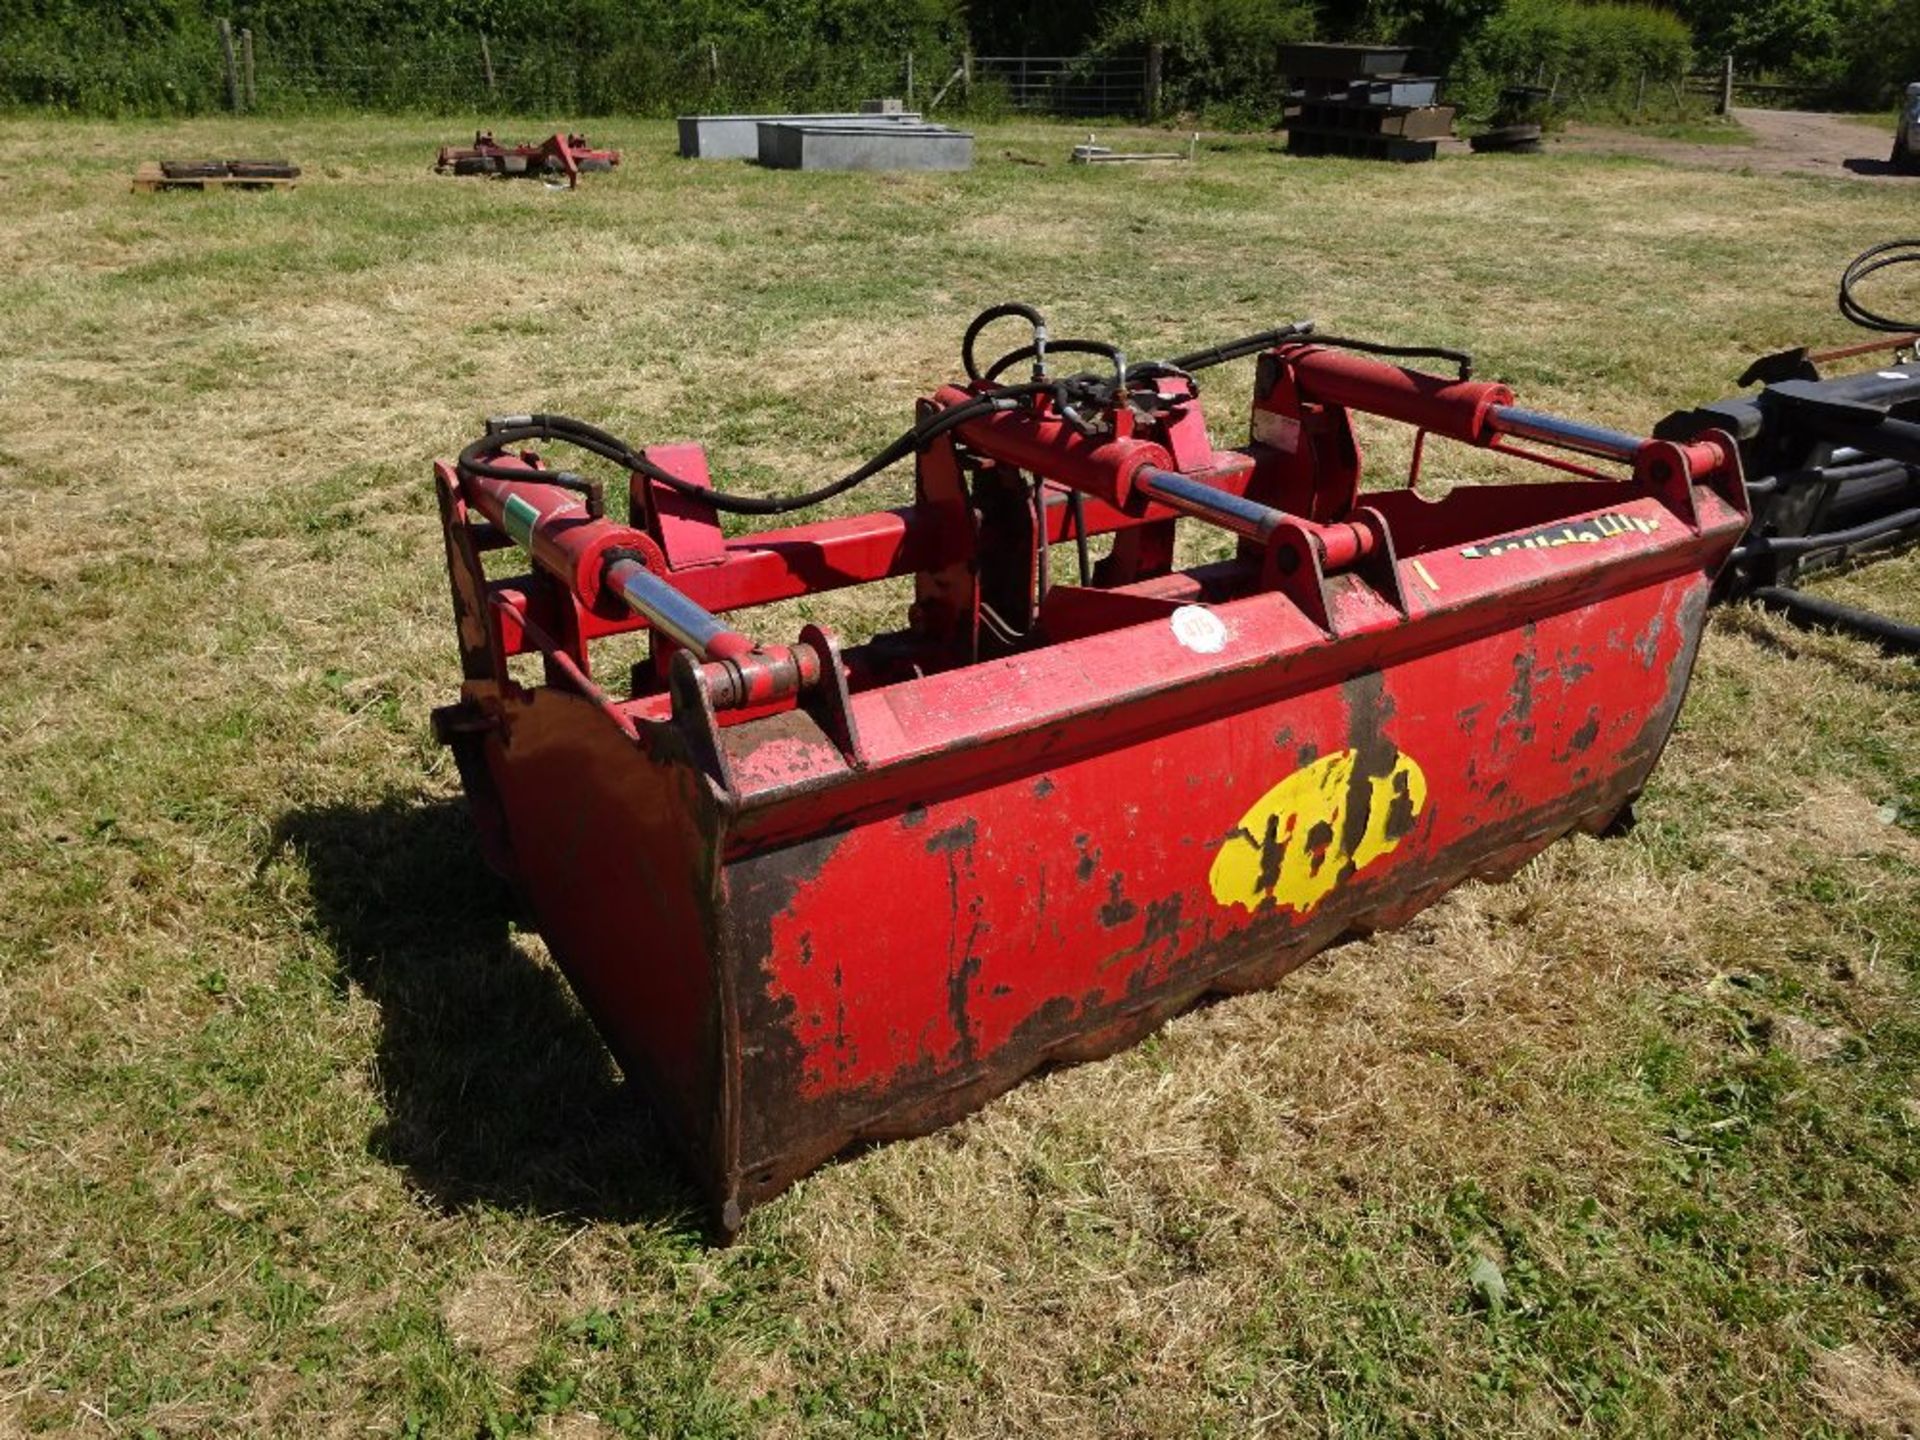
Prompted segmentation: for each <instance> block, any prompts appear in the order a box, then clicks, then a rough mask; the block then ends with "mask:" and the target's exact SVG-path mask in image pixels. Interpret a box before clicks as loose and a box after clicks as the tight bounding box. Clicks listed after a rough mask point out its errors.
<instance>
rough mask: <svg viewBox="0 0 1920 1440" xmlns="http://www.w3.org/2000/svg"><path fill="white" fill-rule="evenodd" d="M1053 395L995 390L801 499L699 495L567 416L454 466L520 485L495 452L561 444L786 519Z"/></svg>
mask: <svg viewBox="0 0 1920 1440" xmlns="http://www.w3.org/2000/svg"><path fill="white" fill-rule="evenodd" d="M1053 389H1054V387H1053V386H1052V385H1048V384H1031V383H1029V384H1022V385H1002V386H996V387H995V388H994V389H992V390H990V391H987V392H985V393H983V394H981V395H979V396H977V397H975V398H974V399H972V400H968V401H965V402H963V403H962V404H959V405H955V406H952V407H950V408H948V409H945V410H941V411H938V412H936V413H934V414H933V415H930V416H928V417H927V418H926V419H925V420H922V421H921V422H920V423H919V424H917V425H915V426H914V427H913V428H912V429H910V430H907V431H905V432H903V433H902V434H901V435H900V436H899V437H898V438H897V439H895V440H894V441H893V442H892V443H891V444H889V445H887V446H886V447H885V448H884V449H882V450H880V451H879V452H878V453H877V454H875V455H874V456H873V457H872V458H871V459H869V460H867V461H866V462H865V463H864V464H862V465H860V466H859V467H858V468H856V469H854V470H852V471H850V472H849V473H847V474H845V475H843V476H841V477H840V478H839V479H838V480H834V481H831V482H830V483H828V484H826V485H822V486H820V487H818V488H817V489H813V490H808V491H805V492H803V493H802V494H799V495H779V496H774V497H772V498H762V497H760V496H756V495H735V494H730V493H728V492H726V491H724V490H706V489H702V488H701V487H700V486H698V485H692V484H689V483H688V482H687V481H685V480H682V479H681V478H680V477H679V476H677V475H674V474H672V473H670V472H669V471H666V470H663V469H662V468H661V467H660V466H658V465H655V464H654V463H653V462H652V461H650V460H648V459H647V458H646V457H645V456H643V455H641V454H640V453H639V452H638V451H636V450H634V449H633V448H632V447H631V446H630V445H628V444H627V443H626V442H625V441H624V440H621V439H620V438H619V437H618V436H615V435H612V434H610V433H609V432H607V431H605V430H602V429H600V428H599V427H598V426H595V425H589V424H588V423H587V422H586V421H584V420H575V419H573V418H572V417H571V416H566V415H526V416H514V417H512V418H511V419H509V420H507V421H503V422H499V423H495V424H490V425H489V427H488V431H487V433H486V434H485V435H482V436H481V437H480V438H479V439H477V440H475V441H474V442H473V443H472V444H470V445H468V446H467V448H466V449H464V450H462V451H461V452H460V459H459V462H458V464H459V468H460V470H461V472H462V473H463V474H469V475H484V476H488V477H490V478H492V479H496V480H525V479H526V478H528V477H527V471H526V470H525V468H524V467H520V466H511V465H504V464H501V463H499V461H498V459H497V458H496V457H498V456H499V454H500V452H501V451H502V450H505V449H508V448H510V447H512V446H515V445H521V444H525V443H527V442H530V441H535V440H559V441H563V442H564V443H566V444H569V445H575V446H578V447H579V448H580V449H582V450H586V451H587V452H589V453H590V454H594V455H598V456H600V457H601V458H602V459H604V460H609V461H611V462H612V463H614V464H616V465H619V466H621V467H622V468H624V469H627V470H631V471H635V472H637V473H639V474H641V475H645V476H646V477H647V478H648V479H650V480H655V481H658V482H659V483H660V484H662V485H664V486H666V487H667V488H668V489H669V490H673V491H676V492H677V493H679V494H681V495H685V496H686V497H687V498H688V499H691V500H697V501H699V502H700V503H701V504H703V505H707V506H710V507H711V508H713V509H715V510H722V511H726V512H728V513H730V514H735V515H785V514H788V513H790V512H792V511H795V510H805V509H807V508H809V507H810V506H814V505H818V504H820V503H821V502H822V501H825V500H831V499H832V498H833V497H834V496H836V495H840V494H844V493H845V492H846V491H848V490H851V489H853V488H854V487H855V486H857V485H861V484H864V483H865V482H866V481H868V480H871V479H872V478H873V477H874V476H876V475H878V474H879V473H880V472H881V471H883V470H885V469H887V468H888V467H889V466H891V465H895V464H897V463H898V462H900V461H901V460H904V459H905V458H906V457H907V456H909V455H912V454H913V453H914V452H915V451H917V450H920V449H923V448H924V447H925V446H926V445H928V444H929V443H931V442H932V441H934V440H936V439H938V438H939V437H940V436H942V435H944V434H946V432H947V431H949V430H951V429H953V428H954V427H955V426H957V425H963V424H965V423H966V422H967V421H969V420H973V419H977V418H979V417H980V416H982V415H988V414H992V413H994V412H995V411H1000V410H1005V409H1008V408H1010V407H1011V406H1013V405H1016V404H1018V403H1019V402H1020V401H1021V400H1023V399H1025V398H1027V397H1029V396H1031V395H1036V394H1040V393H1043V392H1046V393H1051V392H1052V390H1053ZM542 478H545V477H544V476H543V477H542ZM550 483H551V482H550Z"/></svg>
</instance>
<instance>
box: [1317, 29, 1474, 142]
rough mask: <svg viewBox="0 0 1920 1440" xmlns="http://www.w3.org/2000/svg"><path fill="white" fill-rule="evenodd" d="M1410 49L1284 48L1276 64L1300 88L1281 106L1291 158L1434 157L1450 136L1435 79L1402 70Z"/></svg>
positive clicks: (1449, 112)
mask: <svg viewBox="0 0 1920 1440" xmlns="http://www.w3.org/2000/svg"><path fill="white" fill-rule="evenodd" d="M1412 53H1413V52H1412V51H1410V50H1406V49H1398V48H1394V47H1390V46H1378V45H1288V46H1286V47H1284V48H1283V49H1282V50H1281V54H1280V59H1281V65H1282V66H1283V68H1284V69H1285V70H1286V73H1287V74H1288V75H1289V76H1290V77H1291V78H1292V79H1293V80H1294V82H1295V83H1296V84H1297V85H1298V86H1299V89H1298V91H1297V92H1296V93H1295V94H1294V95H1292V96H1291V97H1290V100H1289V104H1288V106H1287V110H1286V120H1287V149H1288V150H1289V151H1290V152H1291V153H1293V154H1295V155H1356V156H1361V157H1363V158H1366V159H1369V160H1397V161H1400V162H1402V163H1411V162H1416V161H1421V160H1431V159H1433V157H1434V155H1435V153H1436V152H1437V151H1438V150H1439V148H1440V141H1441V140H1443V139H1445V138H1447V137H1449V136H1451V135H1452V134H1453V117H1454V107H1453V106H1451V105H1443V104H1441V103H1440V78H1439V77H1438V76H1435V75H1414V74H1410V73H1408V71H1407V63H1408V61H1409V60H1410V59H1411V58H1412Z"/></svg>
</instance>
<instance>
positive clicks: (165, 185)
mask: <svg viewBox="0 0 1920 1440" xmlns="http://www.w3.org/2000/svg"><path fill="white" fill-rule="evenodd" d="M299 183H300V181H299V178H298V177H297V176H295V177H290V178H283V177H281V176H277V175H182V176H178V177H176V176H172V175H169V174H167V173H166V171H164V170H162V169H161V168H160V162H159V161H157V160H147V161H143V162H142V163H141V165H140V168H139V169H137V170H135V171H134V172H133V188H134V189H135V190H144V191H153V190H219V189H222V188H225V189H232V190H291V189H293V187H294V186H296V185H298V184H299Z"/></svg>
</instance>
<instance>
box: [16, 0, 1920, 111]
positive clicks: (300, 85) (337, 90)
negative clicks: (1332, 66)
mask: <svg viewBox="0 0 1920 1440" xmlns="http://www.w3.org/2000/svg"><path fill="white" fill-rule="evenodd" d="M1912 4H1913V0H1669V3H1668V4H1666V5H1665V6H1663V7H1653V6H1648V5H1641V4H1625V3H1590V0H1358V3H1351V0H1347V3H1342V0H1054V3H1052V4H1050V5H1047V6H1044V7H1038V6H1032V5H1030V4H1027V3H1025V0H686V3H669V0H0V104H6V105H10V106H13V107H46V108H55V109H62V110H68V111H73V112H77V113H89V114H113V113H194V112H199V111H209V110H215V109H219V108H221V107H222V106H223V105H224V104H225V103H226V100H227V96H226V73H225V69H224V65H223V61H222V58H221V55H222V51H221V47H220V41H219V39H218V28H217V27H218V22H219V21H220V20H222V19H225V20H227V21H230V22H231V25H232V26H233V28H234V31H235V32H236V33H237V32H241V31H244V32H247V33H248V35H249V36H250V38H251V41H252V53H253V54H254V55H255V56H256V57H257V64H258V69H259V75H258V93H259V97H260V100H259V103H260V105H261V107H262V108H276V107H278V108H288V107H292V106H295V105H299V104H313V105H321V106H347V107H363V108H370V109H387V108H393V109H436V110H439V109H452V110H475V109H497V110H520V111H533V112H538V113H542V114H559V113H567V114H576V115H586V114H594V113H613V112H619V113H632V114H653V115H670V114H674V113H676V112H680V111H684V110H687V109H690V108H705V109H714V108H758V107H766V108H774V107H780V106H796V107H814V106H827V105H835V106H837V105H844V104H847V103H849V102H851V101H853V100H856V99H858V98H860V97H862V96H864V95H871V94H880V93H899V92H900V90H901V89H902V88H903V85H904V81H905V67H906V63H907V61H906V57H907V56H908V55H909V54H911V55H912V56H913V57H914V59H913V64H914V66H915V70H916V76H917V79H918V82H919V84H920V85H921V86H922V87H924V88H922V89H920V91H919V95H920V97H921V98H925V97H926V96H927V95H928V94H930V93H931V91H932V90H933V88H934V87H936V86H937V85H939V84H940V82H941V81H942V79H943V78H944V77H945V76H946V74H947V72H948V70H949V68H950V67H952V66H953V65H955V64H957V62H958V60H959V57H960V56H961V55H962V54H964V53H966V52H968V51H973V52H977V53H990V54H1002V55H1005V54H1019V53H1022V52H1023V51H1024V52H1027V53H1031V54H1036V55H1040V54H1052V55H1073V54H1108V55H1122V54H1138V53H1140V52H1142V51H1143V50H1144V49H1145V48H1147V47H1149V46H1153V47H1157V48H1158V51H1159V53H1160V55H1161V56H1162V57H1163V61H1164V69H1163V72H1162V74H1163V79H1164V85H1165V95H1166V98H1167V101H1168V103H1169V104H1170V105H1171V106H1172V107H1174V108H1179V109H1185V110H1195V111H1214V110H1227V111H1235V112H1240V113H1242V114H1244V115H1245V116H1246V117H1247V118H1249V119H1262V118H1271V117H1272V115H1273V114H1274V112H1275V111H1276V110H1277V108H1278V105H1279V93H1280V88H1281V81H1282V79H1283V77H1282V76H1281V74H1280V70H1279V61H1278V51H1279V47H1280V46H1281V45H1282V44H1285V43H1287V42H1290V41H1298V40H1335V41H1376V40H1377V41H1393V42H1395V43H1407V44H1412V45H1414V46H1416V47H1418V48H1419V49H1420V50H1421V51H1422V54H1423V61H1424V63H1425V64H1427V65H1428V66H1430V67H1431V68H1433V69H1435V70H1437V71H1444V72H1446V73H1448V74H1449V75H1450V76H1451V77H1452V78H1453V80H1454V89H1455V93H1456V94H1457V95H1459V96H1463V97H1466V98H1467V99H1468V100H1469V101H1470V103H1473V104H1481V103H1484V101H1485V98H1486V96H1488V95H1489V94H1491V93H1492V92H1493V91H1494V89H1496V88H1497V87H1498V86H1499V85H1501V84H1507V83H1514V82H1516V81H1526V80H1531V79H1534V78H1536V77H1538V76H1540V75H1543V74H1546V73H1549V72H1551V73H1552V74H1553V75H1555V76H1556V77H1558V78H1559V79H1560V80H1561V81H1563V82H1564V83H1565V84H1566V86H1567V87H1568V88H1570V89H1572V90H1574V91H1576V92H1580V93H1584V92H1586V91H1590V90H1594V89H1602V90H1604V89H1605V88H1606V87H1608V86H1613V85H1618V84H1621V83H1623V81H1625V80H1628V79H1631V78H1632V77H1635V76H1646V75H1653V76H1666V75H1671V74H1677V73H1679V72H1682V71H1684V70H1685V69H1686V68H1688V67H1689V66H1690V65H1699V66H1703V67H1704V66H1705V65H1707V64H1709V63H1717V60H1718V57H1719V56H1721V55H1723V54H1727V53H1731V54H1732V55H1734V56H1735V58H1736V61H1737V63H1738V64H1739V66H1740V67H1741V69H1742V70H1743V71H1746V72H1752V73H1756V74H1764V75H1766V76H1768V77H1770V78H1776V79H1784V80H1789V81H1794V82H1800V83H1805V84H1807V85H1809V86H1810V87H1812V91H1811V93H1812V94H1813V96H1814V98H1815V99H1816V101H1823V102H1825V103H1830V104H1852V105H1857V106H1876V105H1881V104H1884V103H1887V102H1888V101H1890V100H1891V98H1892V97H1893V96H1894V95H1895V94H1896V93H1897V91H1898V89H1899V87H1901V86H1902V85H1904V84H1905V83H1906V82H1907V81H1909V80H1915V79H1920V25H1916V24H1914V23H1913V22H1912V21H1911V20H1910V19H1909V18H1908V16H1909V15H1910V13H1911V10H1912ZM483 35H484V36H486V37H487V44H486V45H485V47H484V48H483V46H482V44H481V40H480V37H481V36H483ZM1643 83H1644V82H1643Z"/></svg>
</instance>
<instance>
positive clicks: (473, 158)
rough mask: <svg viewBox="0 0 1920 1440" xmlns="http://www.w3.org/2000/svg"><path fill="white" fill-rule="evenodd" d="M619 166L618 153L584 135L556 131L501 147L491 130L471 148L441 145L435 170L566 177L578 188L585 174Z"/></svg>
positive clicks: (481, 133)
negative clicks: (595, 145)
mask: <svg viewBox="0 0 1920 1440" xmlns="http://www.w3.org/2000/svg"><path fill="white" fill-rule="evenodd" d="M619 163H620V152H619V151H618V150H595V149H593V148H592V147H591V146H589V145H588V144H587V137H586V136H584V135H569V134H563V133H561V132H558V131H556V132H555V133H554V134H552V135H549V136H548V137H547V138H546V139H545V140H542V141H540V142H539V143H538V144H534V143H531V142H529V143H527V144H523V145H502V144H501V143H500V142H499V141H497V140H495V139H494V138H493V132H492V131H491V130H481V131H479V132H477V133H476V134H475V135H474V137H473V144H471V145H442V146H441V147H440V156H439V158H438V159H437V160H435V161H434V162H433V168H434V169H435V170H438V171H440V172H441V173H442V174H445V173H447V172H449V171H451V172H452V173H453V174H455V175H501V176H507V175H527V176H533V177H535V178H541V179H555V178H558V177H560V176H563V175H564V176H565V177H566V180H567V184H568V185H569V186H573V185H578V184H579V183H580V176H581V174H582V173H584V172H586V171H589V170H611V169H613V167H614V166H616V165H618V164H619Z"/></svg>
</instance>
